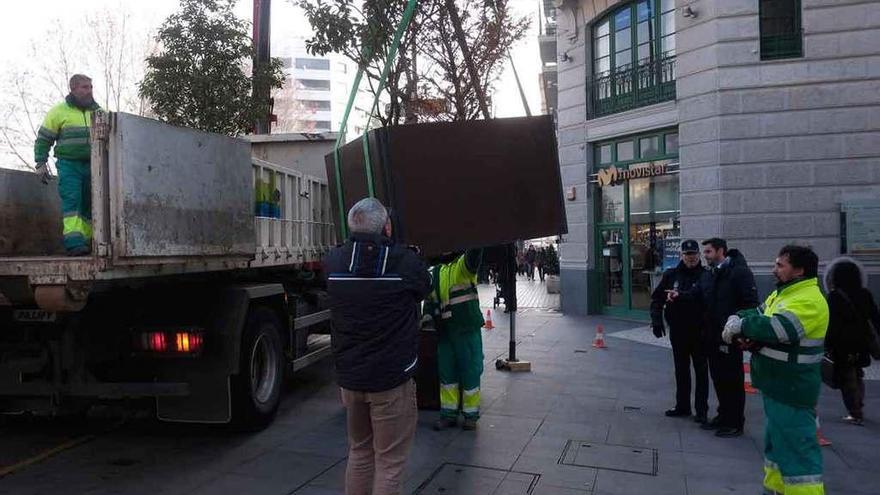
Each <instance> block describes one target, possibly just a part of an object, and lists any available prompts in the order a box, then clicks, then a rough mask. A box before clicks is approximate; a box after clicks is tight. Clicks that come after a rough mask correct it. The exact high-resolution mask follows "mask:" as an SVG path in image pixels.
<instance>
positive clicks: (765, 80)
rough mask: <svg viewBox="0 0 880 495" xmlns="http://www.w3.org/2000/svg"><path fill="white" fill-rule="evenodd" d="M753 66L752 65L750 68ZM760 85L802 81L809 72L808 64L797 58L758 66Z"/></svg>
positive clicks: (777, 84)
mask: <svg viewBox="0 0 880 495" xmlns="http://www.w3.org/2000/svg"><path fill="white" fill-rule="evenodd" d="M754 69H755V68H754V67H752V70H754ZM758 73H759V74H760V83H759V84H760V85H761V86H779V85H783V84H799V83H802V82H803V81H804V80H806V79H807V77H808V76H809V74H810V64H809V63H806V64H805V63H803V61H801V60H799V59H798V60H797V61H795V62H791V63H777V64H771V65H760V66H758Z"/></svg>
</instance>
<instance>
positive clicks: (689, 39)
mask: <svg viewBox="0 0 880 495" xmlns="http://www.w3.org/2000/svg"><path fill="white" fill-rule="evenodd" d="M676 29H677V31H676V33H675V51H676V53H677V54H678V55H679V56H680V55H683V54H685V53H688V52H690V51H693V50H695V49H698V48H700V47H703V46H707V45H711V44H714V43H716V42H717V40H718V38H717V35H718V31H717V29H716V21H714V20H713V21H708V22H699V23H694V24H689V25H687V26H681V27H677V28H676Z"/></svg>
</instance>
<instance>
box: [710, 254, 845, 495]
mask: <svg viewBox="0 0 880 495" xmlns="http://www.w3.org/2000/svg"><path fill="white" fill-rule="evenodd" d="M818 271H819V257H818V256H816V253H814V252H813V250H812V249H810V248H808V247H804V246H785V247H783V248H782V249H781V250H780V251H779V255H778V256H777V257H776V262H775V267H774V269H773V275H774V276H775V277H776V279H777V281H778V282H777V284H776V290H775V291H773V292H772V293H771V294H770V296H769V297H767V300H766V301H764V304H763V306H762V307H761V309H749V310H745V311H740V312H738V313H737V314H736V315H733V316H731V317H730V318H729V319H728V320H727V323H726V324H725V326H724V331H723V333H722V338H723V340H724V342H726V343H727V344H729V345H732V344H733V343H734V342H735V341H740V342H742V343H743V345H746V346H748V347H749V348H751V349H752V350H753V352H752V379H753V380H754V385H755V387H757V388H758V389H760V390H761V396H762V398H763V400H764V416H765V418H766V427H765V430H764V493H775V494H798V495H822V494H824V493H825V488H824V484H823V482H822V452H821V450H820V447H819V442H818V440H817V438H816V411H815V409H816V403H817V402H818V400H819V388H820V385H821V381H822V379H821V371H820V366H821V362H822V354H823V351H824V348H823V341H824V338H825V331H826V329H827V328H828V305H827V304H826V303H825V298H824V297H823V296H822V292H821V291H820V290H819V281H818Z"/></svg>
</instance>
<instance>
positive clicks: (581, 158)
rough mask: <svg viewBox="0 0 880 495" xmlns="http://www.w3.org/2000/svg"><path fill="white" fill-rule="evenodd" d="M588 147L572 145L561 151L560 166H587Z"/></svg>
mask: <svg viewBox="0 0 880 495" xmlns="http://www.w3.org/2000/svg"><path fill="white" fill-rule="evenodd" d="M586 148H587V145H586V144H572V145H569V146H564V147H562V148H560V149H559V163H560V165H586V163H587V152H586Z"/></svg>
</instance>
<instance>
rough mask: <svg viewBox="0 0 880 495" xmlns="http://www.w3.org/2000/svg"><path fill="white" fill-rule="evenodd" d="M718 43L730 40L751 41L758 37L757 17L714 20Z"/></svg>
mask: <svg viewBox="0 0 880 495" xmlns="http://www.w3.org/2000/svg"><path fill="white" fill-rule="evenodd" d="M715 26H716V30H717V33H718V34H717V36H718V41H723V40H730V39H751V38H757V37H758V36H760V34H759V32H758V17H757V16H747V17H730V18H721V19H716V20H715Z"/></svg>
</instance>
